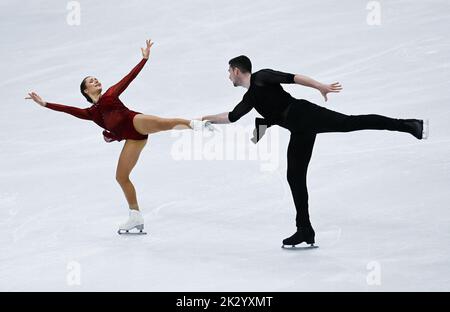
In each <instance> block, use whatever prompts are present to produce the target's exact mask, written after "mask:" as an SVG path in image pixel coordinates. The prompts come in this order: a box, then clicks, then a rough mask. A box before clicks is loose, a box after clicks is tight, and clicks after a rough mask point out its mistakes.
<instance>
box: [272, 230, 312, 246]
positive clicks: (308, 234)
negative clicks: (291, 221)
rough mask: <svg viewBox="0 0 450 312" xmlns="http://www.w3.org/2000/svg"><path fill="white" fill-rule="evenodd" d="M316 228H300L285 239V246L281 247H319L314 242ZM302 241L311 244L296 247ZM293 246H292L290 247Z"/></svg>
mask: <svg viewBox="0 0 450 312" xmlns="http://www.w3.org/2000/svg"><path fill="white" fill-rule="evenodd" d="M314 236H315V233H314V230H313V229H310V230H302V229H298V230H297V232H295V233H294V235H292V236H291V237H289V238H286V239H283V246H281V248H286V249H311V248H318V246H315V245H314V243H315V241H314ZM301 243H306V244H309V246H303V247H296V245H299V244H301ZM288 246H291V247H288Z"/></svg>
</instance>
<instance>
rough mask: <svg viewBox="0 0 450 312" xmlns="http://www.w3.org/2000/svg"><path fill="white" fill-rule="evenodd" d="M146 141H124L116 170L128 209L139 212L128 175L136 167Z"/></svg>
mask: <svg viewBox="0 0 450 312" xmlns="http://www.w3.org/2000/svg"><path fill="white" fill-rule="evenodd" d="M146 143H147V140H126V142H125V144H124V145H123V149H122V152H121V153H120V157H119V162H118V164H117V170H116V180H117V182H118V183H119V185H120V187H121V188H122V190H123V192H124V193H125V197H126V199H127V202H128V205H129V207H130V209H134V210H139V205H138V202H137V198H136V190H135V188H134V185H133V183H132V182H131V180H130V173H131V171H132V170H133V168H134V166H135V165H136V163H137V161H138V159H139V155H140V154H141V151H142V150H143V149H144V146H145V144H146Z"/></svg>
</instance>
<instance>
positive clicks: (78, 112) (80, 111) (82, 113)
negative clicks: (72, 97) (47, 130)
mask: <svg viewBox="0 0 450 312" xmlns="http://www.w3.org/2000/svg"><path fill="white" fill-rule="evenodd" d="M45 107H47V108H50V109H52V110H55V111H59V112H64V113H67V114H70V115H73V116H75V117H78V118H81V119H87V120H92V117H91V114H90V112H89V109H88V108H78V107H73V106H67V105H61V104H55V103H47V105H45Z"/></svg>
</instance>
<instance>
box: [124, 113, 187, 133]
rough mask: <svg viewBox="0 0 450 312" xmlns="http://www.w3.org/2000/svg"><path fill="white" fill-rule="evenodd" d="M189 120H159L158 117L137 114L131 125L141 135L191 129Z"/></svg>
mask: <svg viewBox="0 0 450 312" xmlns="http://www.w3.org/2000/svg"><path fill="white" fill-rule="evenodd" d="M189 122H190V120H187V119H182V118H161V117H158V116H152V115H144V114H139V115H136V116H134V119H133V125H134V128H135V129H136V131H137V132H139V133H141V134H151V133H156V132H160V131H167V130H173V129H180V130H181V129H191V127H190V126H189Z"/></svg>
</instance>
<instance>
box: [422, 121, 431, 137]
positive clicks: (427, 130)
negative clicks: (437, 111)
mask: <svg viewBox="0 0 450 312" xmlns="http://www.w3.org/2000/svg"><path fill="white" fill-rule="evenodd" d="M429 136H430V120H429V119H425V120H424V123H423V130H422V140H427V139H428V137H429Z"/></svg>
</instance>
